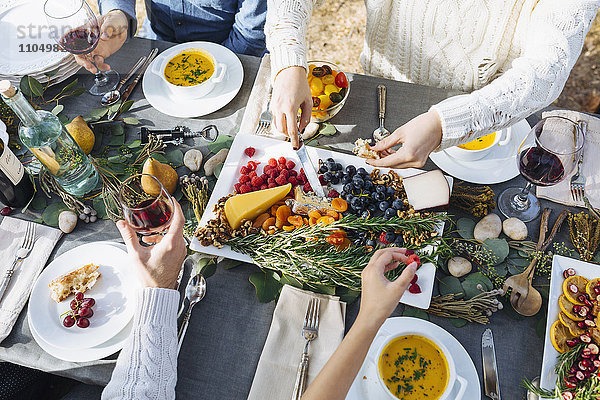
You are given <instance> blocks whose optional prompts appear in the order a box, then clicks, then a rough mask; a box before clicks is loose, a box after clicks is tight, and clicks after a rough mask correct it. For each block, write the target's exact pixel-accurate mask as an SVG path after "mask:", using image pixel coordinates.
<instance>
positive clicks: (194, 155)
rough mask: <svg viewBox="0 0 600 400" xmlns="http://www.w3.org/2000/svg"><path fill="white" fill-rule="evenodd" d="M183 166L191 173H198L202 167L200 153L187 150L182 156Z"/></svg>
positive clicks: (194, 150)
mask: <svg viewBox="0 0 600 400" xmlns="http://www.w3.org/2000/svg"><path fill="white" fill-rule="evenodd" d="M183 164H184V165H185V166H186V167H188V168H189V170H190V171H192V172H196V171H198V170H199V169H200V166H201V165H202V152H201V151H200V150H196V149H190V150H188V151H187V152H186V153H185V155H184V156H183Z"/></svg>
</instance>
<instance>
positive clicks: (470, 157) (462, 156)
mask: <svg viewBox="0 0 600 400" xmlns="http://www.w3.org/2000/svg"><path fill="white" fill-rule="evenodd" d="M511 132H512V128H511V127H510V126H509V127H508V128H506V129H502V130H501V131H499V132H494V133H495V136H494V141H493V142H492V144H491V145H489V146H488V147H486V148H485V149H479V150H467V149H463V148H461V147H458V146H454V147H450V148H448V149H446V150H445V151H446V153H448V154H449V155H450V156H451V157H454V158H457V159H459V160H465V161H477V160H481V159H482V158H483V157H485V156H486V155H488V154H489V152H490V151H492V150H493V149H494V148H495V147H496V146H506V145H507V144H509V143H510V138H511ZM503 137H504V139H502V138H503ZM500 139H502V140H500Z"/></svg>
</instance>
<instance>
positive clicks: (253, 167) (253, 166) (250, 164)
mask: <svg viewBox="0 0 600 400" xmlns="http://www.w3.org/2000/svg"><path fill="white" fill-rule="evenodd" d="M258 164H260V163H258V162H256V161H248V165H247V167H248V169H249V170H250V171H254V170H256V166H257V165H258Z"/></svg>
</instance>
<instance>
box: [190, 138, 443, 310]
mask: <svg viewBox="0 0 600 400" xmlns="http://www.w3.org/2000/svg"><path fill="white" fill-rule="evenodd" d="M247 147H254V148H255V149H256V154H255V155H254V157H252V158H249V157H247V156H246V155H245V153H244V150H245V149H246V148H247ZM307 151H308V154H309V157H310V159H311V161H312V162H313V164H315V166H316V164H317V163H318V161H319V159H322V160H325V159H327V158H329V157H331V158H333V159H334V160H336V161H337V162H339V163H341V164H342V166H344V167H345V166H346V165H349V164H352V165H354V166H355V167H356V168H360V167H363V168H365V169H366V170H367V171H369V172H371V171H372V170H373V169H375V168H373V167H372V166H370V165H368V164H367V163H366V162H365V160H364V159H363V158H360V157H356V156H353V155H349V154H344V153H338V152H335V151H331V150H325V149H321V148H316V147H310V146H307ZM281 156H283V157H285V158H286V159H288V160H292V161H294V162H295V163H296V165H298V164H299V160H298V158H297V157H296V152H295V151H294V150H293V149H292V146H291V144H290V143H289V142H284V141H281V140H276V139H271V138H267V137H263V136H254V135H243V134H239V135H237V136H236V137H235V139H234V141H233V144H232V145H231V149H230V150H229V154H228V156H227V159H226V160H225V163H224V165H223V169H222V170H221V174H220V175H219V179H218V180H217V184H216V185H215V188H214V190H213V192H212V195H211V197H210V200H209V201H208V205H207V207H206V210H205V211H204V214H203V215H202V219H201V221H200V226H206V223H207V222H208V221H209V220H211V219H214V218H215V213H214V211H213V209H214V205H215V204H216V203H217V202H218V200H219V199H220V198H222V197H224V196H227V195H229V194H231V193H233V192H234V184H235V183H236V182H237V180H238V179H239V171H240V168H241V167H242V166H244V165H246V164H247V163H248V161H250V160H254V161H259V162H260V163H261V164H259V167H258V168H259V170H262V168H263V166H264V165H266V164H267V163H268V160H269V158H278V157H281ZM297 168H298V167H297ZM381 171H382V172H383V173H387V172H388V171H389V169H386V168H381ZM395 171H396V172H397V173H398V175H400V176H402V177H407V176H412V175H416V174H418V173H421V172H422V171H421V170H419V169H414V168H407V169H397V170H395ZM446 178H447V179H448V184H449V185H450V188H452V183H453V179H452V177H446ZM340 186H341V185H340ZM438 228H439V231H440V232H441V231H442V230H443V228H444V227H443V225H442V226H439V227H438ZM190 248H191V249H192V250H194V251H198V252H202V253H206V254H212V255H215V256H222V257H225V258H230V259H233V260H238V261H243V262H248V263H252V259H251V258H250V257H248V256H247V255H245V254H241V253H238V252H235V251H233V250H232V249H231V248H230V247H229V246H225V247H223V248H221V249H219V248H216V247H214V246H207V247H204V246H202V245H201V244H200V242H199V241H198V240H197V239H196V238H193V239H192V242H191V244H190ZM435 271H436V267H435V265H433V264H432V263H425V264H423V265H422V266H421V267H420V268H419V270H418V271H417V275H418V276H419V281H418V283H419V286H420V287H421V290H422V293H419V294H413V293H409V292H408V291H406V292H405V293H404V295H403V296H402V299H401V300H400V302H401V303H404V304H408V305H410V306H414V307H418V308H422V309H427V308H429V304H430V302H431V295H432V293H433V284H434V281H435Z"/></svg>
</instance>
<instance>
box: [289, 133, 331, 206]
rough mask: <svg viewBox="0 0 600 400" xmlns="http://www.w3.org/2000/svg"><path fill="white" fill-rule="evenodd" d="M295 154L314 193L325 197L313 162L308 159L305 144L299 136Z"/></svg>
mask: <svg viewBox="0 0 600 400" xmlns="http://www.w3.org/2000/svg"><path fill="white" fill-rule="evenodd" d="M296 155H297V156H298V159H299V160H300V164H301V167H302V168H303V169H304V173H305V174H306V178H307V179H308V183H310V186H311V187H312V189H313V191H314V192H315V194H316V195H317V196H319V197H325V191H324V190H323V186H321V182H319V177H318V176H317V172H316V170H315V167H314V165H313V163H312V162H311V161H310V157H309V156H308V152H307V151H306V145H305V144H304V142H303V141H302V138H300V147H299V148H298V149H297V150H296Z"/></svg>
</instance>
